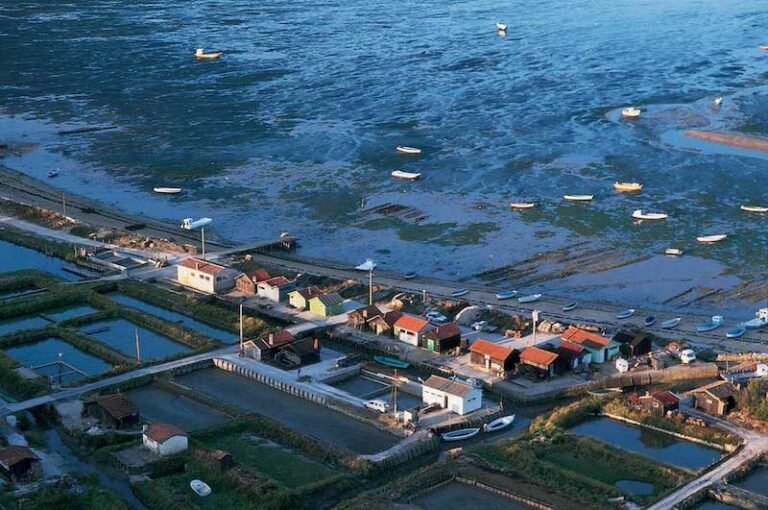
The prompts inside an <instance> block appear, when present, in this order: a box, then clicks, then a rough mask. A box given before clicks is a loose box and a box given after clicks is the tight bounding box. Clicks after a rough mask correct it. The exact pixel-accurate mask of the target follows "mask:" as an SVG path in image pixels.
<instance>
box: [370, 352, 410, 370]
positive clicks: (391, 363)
mask: <svg viewBox="0 0 768 510" xmlns="http://www.w3.org/2000/svg"><path fill="white" fill-rule="evenodd" d="M373 360H374V361H375V362H376V363H379V364H381V365H387V366H388V367H394V368H408V367H410V366H411V364H410V363H408V362H407V361H403V360H400V359H397V358H392V357H390V356H380V355H376V356H374V357H373Z"/></svg>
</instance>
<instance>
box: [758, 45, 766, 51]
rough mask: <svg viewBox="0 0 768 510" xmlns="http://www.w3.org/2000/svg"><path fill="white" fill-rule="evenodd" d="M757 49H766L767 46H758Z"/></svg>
mask: <svg viewBox="0 0 768 510" xmlns="http://www.w3.org/2000/svg"><path fill="white" fill-rule="evenodd" d="M757 49H758V50H760V51H768V46H758V47H757Z"/></svg>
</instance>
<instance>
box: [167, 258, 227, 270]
mask: <svg viewBox="0 0 768 510" xmlns="http://www.w3.org/2000/svg"><path fill="white" fill-rule="evenodd" d="M179 265H180V266H183V267H187V268H189V269H194V270H195V271H200V272H201V273H205V274H216V273H220V272H222V271H224V270H225V269H227V267H226V266H222V265H219V264H214V263H213V262H208V261H207V260H200V259H198V258H195V257H187V258H185V259H184V260H182V261H181V262H179Z"/></svg>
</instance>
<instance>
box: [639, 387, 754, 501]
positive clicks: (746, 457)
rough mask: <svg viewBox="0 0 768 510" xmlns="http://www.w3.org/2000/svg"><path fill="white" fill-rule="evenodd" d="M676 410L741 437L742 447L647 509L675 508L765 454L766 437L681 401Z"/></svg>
mask: <svg viewBox="0 0 768 510" xmlns="http://www.w3.org/2000/svg"><path fill="white" fill-rule="evenodd" d="M680 410H681V411H683V412H685V413H686V414H690V415H693V416H697V417H699V418H702V419H704V420H706V421H707V422H709V423H713V424H715V425H716V426H717V427H719V428H722V429H724V430H727V431H728V432H730V433H732V434H735V435H737V436H739V437H741V439H742V443H743V446H742V448H741V450H739V451H738V452H736V453H735V454H734V455H733V456H731V457H730V458H729V459H727V460H725V461H724V462H722V463H720V464H718V465H717V466H715V467H714V468H713V469H711V470H710V471H707V472H706V473H704V474H703V475H701V476H700V477H698V478H696V479H695V480H693V481H692V482H690V483H688V484H687V485H684V486H682V487H681V488H679V489H678V490H676V491H675V492H673V493H672V494H670V495H669V496H667V497H666V498H664V499H662V500H661V501H658V502H656V503H655V504H653V505H651V506H649V507H648V508H647V510H669V509H670V508H674V507H675V505H679V504H680V503H682V502H683V501H685V500H686V499H688V498H689V497H691V496H692V495H694V494H696V493H697V492H699V491H701V490H704V489H705V488H707V487H709V486H710V485H712V484H715V483H717V482H719V481H720V480H722V479H723V477H725V476H726V475H727V474H728V473H731V472H732V471H735V470H737V469H738V468H740V467H741V466H743V465H744V464H746V463H747V462H749V461H750V460H751V459H754V458H755V457H759V456H760V455H764V454H765V453H768V436H765V435H763V434H759V433H757V432H753V431H751V430H747V429H743V428H741V427H737V426H736V425H734V424H732V423H730V422H728V421H726V420H722V419H719V418H716V417H714V416H710V415H708V414H704V413H702V412H699V411H697V410H695V409H693V408H691V407H690V406H689V405H687V404H683V403H682V402H681V406H680Z"/></svg>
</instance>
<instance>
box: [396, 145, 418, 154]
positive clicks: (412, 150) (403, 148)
mask: <svg viewBox="0 0 768 510" xmlns="http://www.w3.org/2000/svg"><path fill="white" fill-rule="evenodd" d="M395 150H396V151H397V152H399V153H400V154H408V155H411V156H415V155H417V154H421V149H417V148H416V147H408V146H407V145H398V146H397V147H395Z"/></svg>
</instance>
